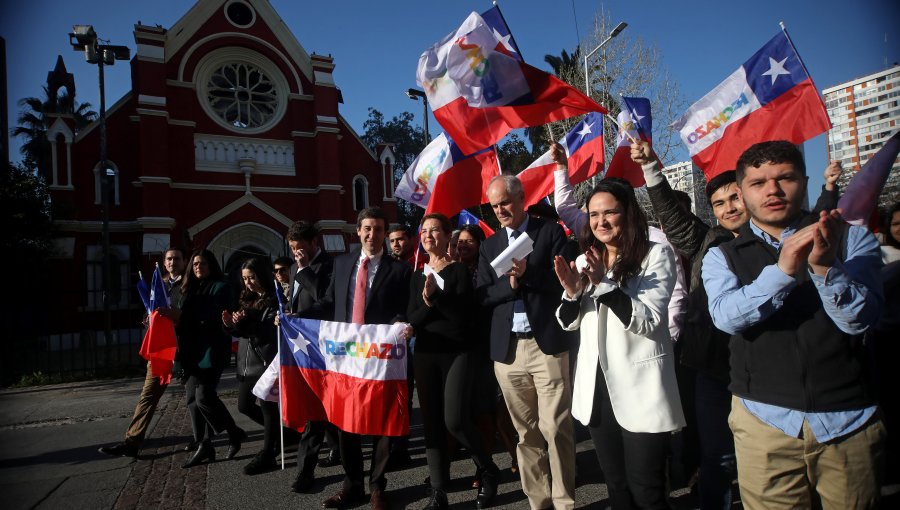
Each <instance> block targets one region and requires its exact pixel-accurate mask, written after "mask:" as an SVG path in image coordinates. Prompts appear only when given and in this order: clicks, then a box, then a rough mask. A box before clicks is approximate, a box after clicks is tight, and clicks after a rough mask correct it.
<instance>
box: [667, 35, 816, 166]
mask: <svg viewBox="0 0 900 510" xmlns="http://www.w3.org/2000/svg"><path fill="white" fill-rule="evenodd" d="M672 126H673V127H675V128H676V129H678V131H679V132H680V133H681V139H682V140H683V141H684V143H685V145H687V147H688V151H689V152H690V155H691V159H693V160H694V163H695V164H696V165H697V166H698V167H700V168H701V169H702V170H703V173H704V174H706V178H707V180H708V179H712V178H713V177H715V176H716V175H718V174H720V173H722V172H724V171H726V170H733V169H734V168H735V166H736V165H737V160H738V157H740V155H741V154H742V153H743V152H744V151H745V150H746V149H748V148H749V147H750V146H751V145H753V144H755V143H758V142H764V141H767V140H787V141H789V142H791V143H793V144H800V143H802V142H804V141H806V140H808V139H810V138H812V137H814V136H816V135H818V134H820V133H823V132H825V131H828V130H829V129H831V121H829V120H828V114H827V113H826V111H825V104H824V103H823V102H822V98H821V97H820V96H819V92H818V90H816V86H815V85H814V84H813V81H812V78H810V76H809V74H808V73H807V72H806V67H804V65H803V62H802V61H801V60H800V55H799V54H798V53H797V50H796V49H795V48H794V45H793V44H792V43H791V41H790V39H789V38H788V36H787V32H785V31H782V32H781V33H779V34H778V35H776V36H775V37H773V38H772V40H770V41H769V42H767V43H766V44H765V46H763V47H762V49H760V50H759V51H757V52H756V54H755V55H753V56H752V57H750V60H748V61H746V62H744V65H742V66H741V67H740V68H738V70H737V71H735V72H734V73H732V74H731V76H729V77H728V78H726V79H725V81H723V82H722V83H720V84H719V85H718V86H717V87H716V88H714V89H713V90H712V91H711V92H709V93H708V94H706V95H705V96H703V98H702V99H700V100H699V101H697V102H696V103H694V104H693V105H691V107H690V108H688V110H687V111H686V112H685V113H684V115H682V117H681V118H680V119H678V120H677V121H675V123H673V124H672Z"/></svg>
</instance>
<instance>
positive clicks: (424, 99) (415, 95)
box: [406, 89, 431, 146]
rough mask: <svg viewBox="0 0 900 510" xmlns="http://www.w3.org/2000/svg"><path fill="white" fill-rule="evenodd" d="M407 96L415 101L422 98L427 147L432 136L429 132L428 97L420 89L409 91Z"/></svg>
mask: <svg viewBox="0 0 900 510" xmlns="http://www.w3.org/2000/svg"><path fill="white" fill-rule="evenodd" d="M406 96H407V97H408V98H410V99H412V100H413V101H416V100H417V99H418V98H420V97H421V98H422V105H423V107H424V115H425V145H426V146H427V145H428V142H430V141H431V137H430V134H429V132H428V96H426V95H425V92H422V91H421V90H418V89H407V90H406Z"/></svg>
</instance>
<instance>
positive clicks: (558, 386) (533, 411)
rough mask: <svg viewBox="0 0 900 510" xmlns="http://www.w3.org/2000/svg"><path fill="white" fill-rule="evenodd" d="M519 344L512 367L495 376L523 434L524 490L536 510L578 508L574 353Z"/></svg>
mask: <svg viewBox="0 0 900 510" xmlns="http://www.w3.org/2000/svg"><path fill="white" fill-rule="evenodd" d="M516 343H517V345H516V349H515V357H514V358H513V360H512V363H510V364H505V363H499V362H497V363H494V373H495V374H496V375H497V382H498V383H499V384H500V389H501V391H503V398H504V399H505V400H506V406H507V407H508V408H509V414H510V417H512V422H513V425H514V426H515V427H516V432H518V433H519V444H518V445H517V446H516V455H517V456H518V460H519V473H520V474H521V477H522V490H523V491H524V492H525V495H526V496H528V502H529V504H530V505H531V508H533V509H539V508H549V507H551V506H553V507H555V508H556V509H557V510H563V509H565V510H568V509H572V508H575V437H574V436H575V432H574V429H573V427H572V414H571V410H572V389H571V383H570V381H569V353H568V352H564V353H562V354H557V355H555V356H548V355H546V354H544V353H543V352H541V350H540V348H538V345H537V342H536V341H535V340H534V339H524V340H518V341H517V342H516ZM545 442H546V445H547V448H545ZM551 473H552V476H551ZM551 480H552V483H551Z"/></svg>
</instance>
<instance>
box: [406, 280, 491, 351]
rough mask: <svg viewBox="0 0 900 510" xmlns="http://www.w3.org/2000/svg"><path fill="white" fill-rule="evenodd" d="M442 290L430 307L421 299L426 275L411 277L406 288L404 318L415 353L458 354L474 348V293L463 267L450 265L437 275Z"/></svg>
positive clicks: (432, 299)
mask: <svg viewBox="0 0 900 510" xmlns="http://www.w3.org/2000/svg"><path fill="white" fill-rule="evenodd" d="M438 275H439V276H440V277H441V278H442V279H443V280H444V289H443V290H441V289H438V291H437V292H435V294H434V295H433V296H432V297H431V299H430V301H431V304H432V305H433V306H428V305H426V304H425V301H424V300H423V299H422V290H423V289H424V288H425V273H424V270H422V269H420V270H418V271H416V272H415V274H413V277H412V280H411V281H410V285H409V294H410V295H409V307H408V308H407V312H406V315H407V318H408V319H409V323H410V324H411V325H412V327H413V329H414V330H415V332H416V352H461V351H466V350H469V349H472V348H473V347H474V344H475V340H476V338H475V334H474V333H475V330H474V328H473V327H472V326H473V325H474V324H473V322H474V321H475V318H476V312H477V310H476V308H475V292H474V290H473V289H472V277H471V275H470V274H469V270H468V269H467V268H466V266H465V264H460V263H458V262H457V263H453V264H449V265H448V266H447V267H445V268H444V269H442V270H441V271H439V272H438Z"/></svg>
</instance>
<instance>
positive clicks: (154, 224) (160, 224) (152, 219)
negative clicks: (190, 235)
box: [137, 216, 175, 229]
mask: <svg viewBox="0 0 900 510" xmlns="http://www.w3.org/2000/svg"><path fill="white" fill-rule="evenodd" d="M137 222H138V223H139V224H140V225H141V227H143V228H144V229H148V228H164V229H172V228H174V227H175V218H169V217H167V216H141V217H139V218H138V219H137Z"/></svg>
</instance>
